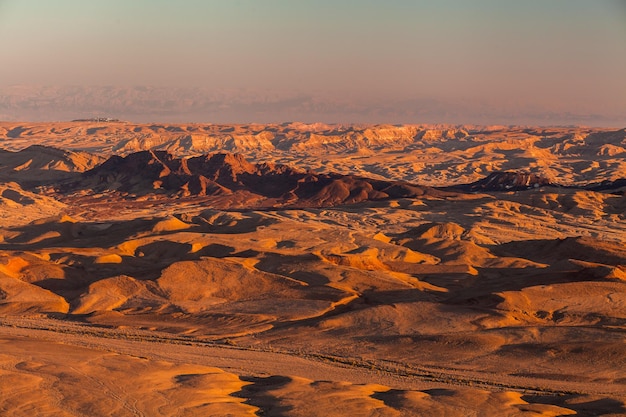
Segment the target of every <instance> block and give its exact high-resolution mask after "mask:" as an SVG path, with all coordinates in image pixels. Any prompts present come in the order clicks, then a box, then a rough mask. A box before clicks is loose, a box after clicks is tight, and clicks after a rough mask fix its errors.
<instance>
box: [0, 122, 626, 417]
mask: <svg viewBox="0 0 626 417" xmlns="http://www.w3.org/2000/svg"><path fill="white" fill-rule="evenodd" d="M0 148H1V149H2V150H0V345H1V346H2V348H1V349H0V414H2V415H11V416H34V415H37V416H100V415H102V416H105V415H106V416H159V415H168V416H170V415H171V416H175V415H178V416H246V415H250V416H254V415H262V416H565V415H573V416H623V415H626V247H625V246H624V242H625V241H626V221H625V220H626V196H625V194H624V192H625V191H626V129H610V128H606V129H601V128H585V127H551V128H543V127H515V126H446V125H326V124H304V123H284V124H248V125H215V124H177V125H174V124H135V123H130V122H120V121H111V120H84V121H74V122H58V123H26V122H24V123H17V122H11V123H9V122H2V123H0Z"/></svg>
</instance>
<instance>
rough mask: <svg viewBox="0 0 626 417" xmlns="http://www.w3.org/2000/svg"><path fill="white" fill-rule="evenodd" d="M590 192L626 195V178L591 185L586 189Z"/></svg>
mask: <svg viewBox="0 0 626 417" xmlns="http://www.w3.org/2000/svg"><path fill="white" fill-rule="evenodd" d="M585 190H589V191H602V192H608V193H613V194H621V195H624V194H626V178H620V179H617V180H615V181H602V182H600V183H595V184H589V185H588V186H586V187H585Z"/></svg>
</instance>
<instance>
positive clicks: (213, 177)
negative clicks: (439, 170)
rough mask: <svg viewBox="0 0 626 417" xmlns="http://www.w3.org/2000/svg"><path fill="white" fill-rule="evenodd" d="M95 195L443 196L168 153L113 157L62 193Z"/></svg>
mask: <svg viewBox="0 0 626 417" xmlns="http://www.w3.org/2000/svg"><path fill="white" fill-rule="evenodd" d="M78 190H92V191H93V192H96V193H101V192H120V193H129V194H133V195H146V194H162V195H168V196H172V197H177V196H183V197H186V196H196V195H197V196H216V195H229V194H233V193H236V192H238V191H244V192H247V193H250V194H254V195H256V196H259V197H263V198H267V199H274V200H276V201H277V203H278V204H282V205H289V206H308V207H321V206H333V205H338V204H354V203H359V202H363V201H372V200H384V199H388V198H405V197H408V198H410V197H417V196H422V195H425V194H429V195H441V196H443V195H445V194H449V193H446V192H444V191H438V190H435V189H433V188H430V187H422V186H419V185H413V184H408V183H405V182H398V181H381V180H373V179H369V178H361V177H355V176H351V175H340V174H321V173H314V172H308V171H301V170H297V169H294V168H291V167H289V166H286V165H278V164H270V163H262V164H253V163H250V162H248V161H247V160H246V159H245V158H244V157H243V156H242V155H239V154H229V153H217V154H208V155H202V156H198V157H192V158H188V159H181V158H175V157H174V156H172V155H171V154H170V153H168V152H166V151H142V152H137V153H133V154H130V155H128V156H126V157H120V156H113V157H111V158H109V159H108V160H107V161H106V162H104V163H103V164H102V165H100V166H98V167H96V168H94V169H92V170H90V171H87V172H85V173H84V174H83V175H82V177H81V179H80V180H79V181H76V182H74V183H72V184H68V185H67V187H66V188H65V190H64V191H78Z"/></svg>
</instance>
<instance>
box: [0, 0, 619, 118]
mask: <svg viewBox="0 0 626 417" xmlns="http://www.w3.org/2000/svg"><path fill="white" fill-rule="evenodd" d="M0 57H1V58H0V119H4V120H35V119H37V120H48V119H55V120H56V119H59V118H60V119H63V118H70V119H71V118H79V117H91V116H110V117H117V118H122V119H128V120H132V121H163V122H230V123H246V122H283V121H295V120H298V121H304V122H315V121H321V122H338V123H364V122H365V123H366V122H371V123H453V124H460V123H476V124H539V125H555V124H567V125H570V124H581V125H592V126H617V127H624V126H626V76H625V75H624V74H626V0H594V1H588V0H550V1H546V0H525V1H519V0H515V1H514V0H472V1H469V0H438V1H422V0H385V1H374V0H310V1H309V0H307V1H305V0H228V1H225V0H219V1H218V0H176V1H174V0H170V1H166V0H133V1H128V0H54V1H50V0H0ZM104 113H106V114H104Z"/></svg>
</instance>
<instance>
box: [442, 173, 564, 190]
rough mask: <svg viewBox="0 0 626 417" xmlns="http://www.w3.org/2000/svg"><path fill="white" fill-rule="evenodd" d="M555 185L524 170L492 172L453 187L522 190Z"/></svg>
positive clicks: (460, 188)
mask: <svg viewBox="0 0 626 417" xmlns="http://www.w3.org/2000/svg"><path fill="white" fill-rule="evenodd" d="M548 185H552V186H556V184H554V183H552V182H551V181H550V180H549V179H547V178H545V177H541V176H539V175H536V174H530V173H526V172H513V171H503V172H493V173H491V174H489V176H487V177H486V178H483V179H482V180H478V181H476V182H472V183H470V184H464V185H459V186H456V187H454V188H456V189H459V190H463V191H471V192H475V191H523V190H530V189H533V188H539V187H543V186H548Z"/></svg>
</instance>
